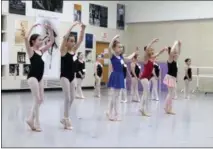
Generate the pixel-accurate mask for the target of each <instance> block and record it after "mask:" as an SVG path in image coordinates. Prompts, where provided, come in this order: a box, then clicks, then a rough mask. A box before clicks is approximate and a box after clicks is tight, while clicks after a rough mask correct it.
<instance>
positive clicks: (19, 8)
mask: <svg viewBox="0 0 213 149" xmlns="http://www.w3.org/2000/svg"><path fill="white" fill-rule="evenodd" d="M9 13H13V14H20V15H25V14H26V3H25V2H23V1H22V0H9Z"/></svg>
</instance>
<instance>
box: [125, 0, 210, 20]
mask: <svg viewBox="0 0 213 149" xmlns="http://www.w3.org/2000/svg"><path fill="white" fill-rule="evenodd" d="M126 4H127V5H128V7H127V9H126V22H127V23H137V22H153V21H174V20H189V19H190V20H191V19H207V18H213V1H129V2H126Z"/></svg>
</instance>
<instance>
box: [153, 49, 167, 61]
mask: <svg viewBox="0 0 213 149" xmlns="http://www.w3.org/2000/svg"><path fill="white" fill-rule="evenodd" d="M166 50H167V48H163V49H162V50H160V51H159V52H157V53H155V54H154V55H153V56H152V59H155V58H157V57H158V56H160V55H161V54H162V53H163V52H164V51H166Z"/></svg>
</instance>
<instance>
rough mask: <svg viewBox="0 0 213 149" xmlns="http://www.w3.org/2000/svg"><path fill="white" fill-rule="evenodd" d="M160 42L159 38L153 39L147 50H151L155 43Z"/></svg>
mask: <svg viewBox="0 0 213 149" xmlns="http://www.w3.org/2000/svg"><path fill="white" fill-rule="evenodd" d="M158 41H159V39H157V38H155V39H153V40H152V41H151V42H150V43H149V44H148V45H147V46H146V49H149V48H151V47H152V45H153V44H154V43H156V42H158Z"/></svg>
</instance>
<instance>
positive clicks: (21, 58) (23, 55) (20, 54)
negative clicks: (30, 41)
mask: <svg viewBox="0 0 213 149" xmlns="http://www.w3.org/2000/svg"><path fill="white" fill-rule="evenodd" d="M17 63H21V64H24V63H26V53H25V52H18V53H17Z"/></svg>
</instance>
